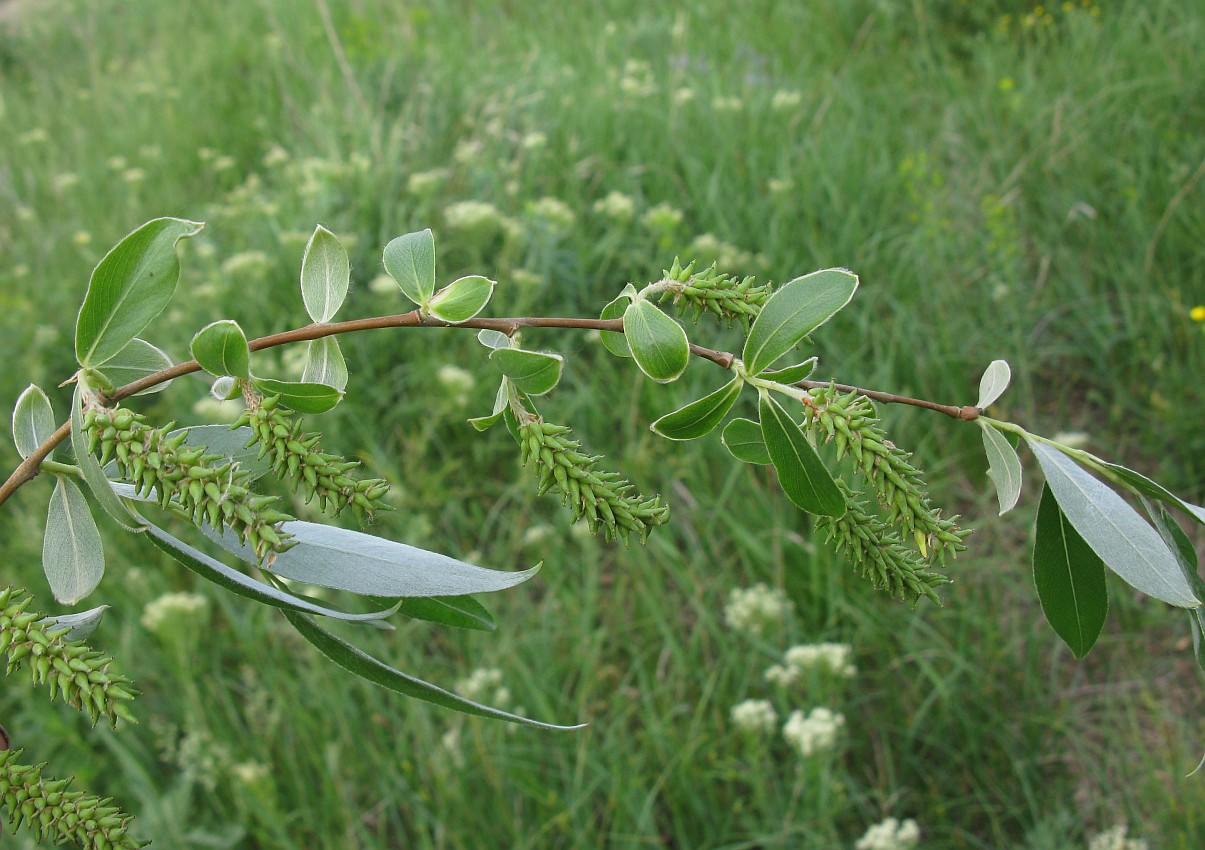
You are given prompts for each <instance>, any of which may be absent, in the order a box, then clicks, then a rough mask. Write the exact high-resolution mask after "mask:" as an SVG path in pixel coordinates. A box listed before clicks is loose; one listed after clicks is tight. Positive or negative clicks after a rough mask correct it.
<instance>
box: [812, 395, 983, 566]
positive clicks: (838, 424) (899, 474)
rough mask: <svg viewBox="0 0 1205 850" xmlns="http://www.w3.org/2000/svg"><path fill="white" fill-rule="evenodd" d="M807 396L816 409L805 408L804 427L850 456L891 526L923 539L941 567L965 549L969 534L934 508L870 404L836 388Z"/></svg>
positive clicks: (839, 455) (915, 471)
mask: <svg viewBox="0 0 1205 850" xmlns="http://www.w3.org/2000/svg"><path fill="white" fill-rule="evenodd" d="M809 395H810V397H811V399H812V404H811V405H805V409H806V411H807V412H806V415H805V419H804V425H805V426H807V425H810V424H813V423H816V424H818V425H819V427H820V429H821V431H822V432H823V433H824V435H825V437H826V439H827V440H830V441H832V442H833V444H834V446H835V447H836V450H837V459H838V460H840V459H841V458H842V457H844V456H845V455H846V454H848V455H849V456H850V457H851V459H852V460H853V463H854V467H855V468H856V469H857V470H858V472H859V473H860V474H862V475H863V476H864V477H865V478H866V479H867V481H869V482H870V484H871V485H872V486H873V487H874V488H875V492H876V495H877V497H878V502H879V504H880V505H881V506H882V507H883V508H884V509H885V510H886V511H887V514H888V516H889V518H890V522H891V525H894V526H896V527H897V528H899V529H900V531H901V532H902V533H903V534H904V535H905V537H908V538H912V539H923V540H924V541H925V543H924V546H923V548H924V549H926V550H929V551H932V552H933V554H934V555H935V556H936V557H937V559H938V560H939V561H940V562H942V563H944V562H945V558H946V556H947V555H956V554H957V553H958V552H961V551H963V550H964V549H966V544H965V543H963V540H964V538H966V537H967V535H969V534H970V530H969V529H962V528H959V527H958V523H957V520H958V517H957V516H953V517H948V518H946V517H943V516H942V515H941V511H940V510H939V509H936V508H934V507H933V505H932V503H930V501H929V497H928V494H927V493H926V492H925V488H926V484H925V480H924V478H923V477H922V475H921V473H920V470H918V469H917V468H916V467H915V466H913V465H912V464H911V463H909V462H908V458H909V457H910V455H909V454H908V453H907V452H904V451H902V450H901V449H899V448H897V447H896V446H895V444H894V443H892V442H891V441H890V440H888V439H887V435H886V432H884V431H883V429H882V428H881V427H879V424H878V417H877V416H876V415H875V410H874V404H873V403H872V402H871V401H870V400H869V399H867V398H866V397H865V396H861V395H859V394H858V393H857V392H854V391H851V392H849V393H846V394H844V395H842V394H840V393H838V392H837V390H836V388H835V387H832V386H829V387H821V388H819V389H814V390H811V391H810V393H809Z"/></svg>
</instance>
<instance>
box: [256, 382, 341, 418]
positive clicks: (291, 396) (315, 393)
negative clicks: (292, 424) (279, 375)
mask: <svg viewBox="0 0 1205 850" xmlns="http://www.w3.org/2000/svg"><path fill="white" fill-rule="evenodd" d="M251 383H252V384H253V385H254V386H255V388H256V389H258V390H259V391H260V392H261V393H263V394H264V395H266V396H280V403H281V404H283V405H284V406H285V407H287V408H289V410H295V411H297V412H298V413H311V414H312V413H325V412H326V411H328V410H330V409H331V408H332V407H334V406H335V405H336V404H338V403H339V402H340V401H342V400H343V393H342V392H340V391H339V390H337V389H335V388H334V387H328V386H327V385H326V384H307V383H297V382H295V381H278V380H276V379H274V378H254V379H253V380H252V381H251Z"/></svg>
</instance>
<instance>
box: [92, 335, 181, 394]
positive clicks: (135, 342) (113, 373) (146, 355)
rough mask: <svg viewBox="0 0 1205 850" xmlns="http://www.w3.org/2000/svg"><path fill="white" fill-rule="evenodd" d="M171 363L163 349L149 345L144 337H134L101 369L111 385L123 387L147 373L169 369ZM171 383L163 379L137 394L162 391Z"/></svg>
mask: <svg viewBox="0 0 1205 850" xmlns="http://www.w3.org/2000/svg"><path fill="white" fill-rule="evenodd" d="M173 365H174V364H173V363H172V359H171V358H170V357H168V356H167V352H165V351H164V350H163V349H161V348H158V347H156V346H154V345H151V344H150V343H149V342H147V341H146V340H145V339H138V338H137V337H135V338H134V339H132V340H130V341H129V342H128V343H127V344H126V347H125V348H123V349H122V350H121V351H119V352H117V353H116V354H115V355H113V357H112V358H110V359H109V360H107V361H105V367H104V369H103V370H102V371H103V372H104V375H105V377H106V378H108V379H109V380H110V381H111V382H112V383H113V386H115V387H124V386H125V385H126V384H132V383H134V382H135V381H139V380H142V379H143V378H145V377H146V376H147V375H153V374H155V373H156V372H162V371H163V370H164V369H170V368H171V367H172V366H173ZM171 384H172V382H171V381H164V382H163V383H161V384H155V385H154V386H153V387H148V388H147V389H145V390H143V391H142V392H140V393H137V395H152V394H153V393H157V392H162V391H163V390H165V389H167V388H168V387H170V386H171Z"/></svg>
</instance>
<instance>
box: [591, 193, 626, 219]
mask: <svg viewBox="0 0 1205 850" xmlns="http://www.w3.org/2000/svg"><path fill="white" fill-rule="evenodd" d="M594 212H595V213H596V214H597V215H601V216H603V217H604V218H609V219H611V221H613V222H615V223H616V224H627V223H628V222H629V221H631V220H632V218H633V216H635V215H636V200H635V199H634V198H633V197H632V196H631V195H625V194H624V193H623V192H608V193H607V196H606V197H605V198H601V199H600V200H597V201H595V202H594Z"/></svg>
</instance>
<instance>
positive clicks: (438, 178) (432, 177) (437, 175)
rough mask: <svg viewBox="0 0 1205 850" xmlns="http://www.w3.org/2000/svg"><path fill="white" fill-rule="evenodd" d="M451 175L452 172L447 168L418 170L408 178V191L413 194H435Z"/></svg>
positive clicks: (425, 195) (424, 195) (423, 195)
mask: <svg viewBox="0 0 1205 850" xmlns="http://www.w3.org/2000/svg"><path fill="white" fill-rule="evenodd" d="M451 176H452V172H451V171H449V170H448V169H446V168H433V169H431V170H430V171H416V172H414V173H413V174H411V175H410V176H409V177H408V178H407V179H406V191H408V192H409V193H410V194H412V195H420V196H422V197H427V196H430V195H433V194H435V192H436V190H437V189H439V188H440V187H441V186H443V184H444V183H445V182H447V179H448V178H449V177H451Z"/></svg>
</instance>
